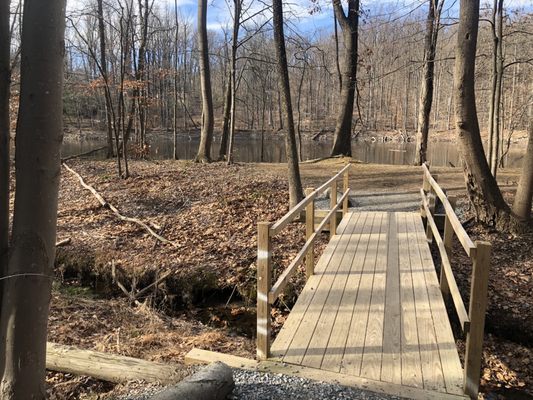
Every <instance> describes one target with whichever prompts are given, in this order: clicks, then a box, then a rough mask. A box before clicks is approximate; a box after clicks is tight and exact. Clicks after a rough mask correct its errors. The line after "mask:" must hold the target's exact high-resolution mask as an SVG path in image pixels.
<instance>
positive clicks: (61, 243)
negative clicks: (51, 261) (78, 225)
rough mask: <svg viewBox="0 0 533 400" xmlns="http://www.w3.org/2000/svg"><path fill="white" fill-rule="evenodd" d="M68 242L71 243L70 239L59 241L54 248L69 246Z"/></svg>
mask: <svg viewBox="0 0 533 400" xmlns="http://www.w3.org/2000/svg"><path fill="white" fill-rule="evenodd" d="M70 242H71V239H70V238H66V239H63V240H60V241H59V242H56V247H60V246H64V245H66V244H69V243H70Z"/></svg>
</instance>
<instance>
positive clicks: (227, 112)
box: [218, 70, 231, 161]
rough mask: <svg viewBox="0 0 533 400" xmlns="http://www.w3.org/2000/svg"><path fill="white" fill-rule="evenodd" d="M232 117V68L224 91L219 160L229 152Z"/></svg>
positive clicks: (224, 157) (223, 158)
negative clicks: (230, 121)
mask: <svg viewBox="0 0 533 400" xmlns="http://www.w3.org/2000/svg"><path fill="white" fill-rule="evenodd" d="M230 117H231V70H230V71H229V73H228V82H227V83H226V89H225V93H224V117H223V118H224V120H223V122H222V137H221V139H220V149H219V151H218V160H219V161H224V160H225V159H226V156H227V153H228V138H229V120H230Z"/></svg>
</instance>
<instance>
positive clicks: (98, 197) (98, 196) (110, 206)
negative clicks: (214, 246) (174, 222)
mask: <svg viewBox="0 0 533 400" xmlns="http://www.w3.org/2000/svg"><path fill="white" fill-rule="evenodd" d="M63 167H65V169H66V170H67V171H69V172H70V173H71V174H72V175H74V176H75V177H76V178H78V180H79V181H80V184H81V186H83V187H84V188H85V189H87V190H88V191H89V192H91V193H92V194H93V196H94V197H95V198H96V200H98V202H99V203H100V204H101V205H102V207H104V208H108V209H109V210H111V211H112V212H113V214H115V215H116V216H117V218H118V219H120V220H122V221H126V222H132V223H134V224H137V225H140V226H142V227H143V228H144V229H145V230H146V231H147V232H148V233H149V234H150V235H152V236H153V237H155V238H156V239H157V240H159V241H161V242H162V243H167V244H170V245H172V246H174V247H176V246H177V245H176V243H174V242H171V241H170V240H168V239H166V238H164V237H163V236H161V235H158V234H157V233H156V232H154V230H153V229H152V228H150V227H149V226H148V225H147V224H146V223H144V222H143V221H141V220H140V219H137V218H132V217H126V216H124V215H122V214H121V213H120V212H119V211H118V209H117V208H116V207H115V206H114V205H113V204H111V203H109V202H108V201H107V200H106V199H104V198H103V197H102V195H101V194H100V193H98V192H97V191H96V189H95V188H94V187H92V186H91V185H89V184H87V183H85V181H84V180H83V177H82V176H81V175H80V174H78V173H77V172H76V171H74V170H73V169H72V168H70V167H69V166H68V165H67V163H65V162H63Z"/></svg>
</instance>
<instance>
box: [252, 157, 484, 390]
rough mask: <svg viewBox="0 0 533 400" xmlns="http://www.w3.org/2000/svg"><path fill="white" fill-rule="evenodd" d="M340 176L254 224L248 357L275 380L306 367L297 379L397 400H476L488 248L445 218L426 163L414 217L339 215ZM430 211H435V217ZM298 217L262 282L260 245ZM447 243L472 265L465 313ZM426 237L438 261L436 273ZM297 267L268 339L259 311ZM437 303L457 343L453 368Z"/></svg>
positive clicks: (267, 317)
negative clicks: (458, 331)
mask: <svg viewBox="0 0 533 400" xmlns="http://www.w3.org/2000/svg"><path fill="white" fill-rule="evenodd" d="M349 169H350V166H349V165H348V166H346V167H345V168H344V169H342V170H341V171H340V172H339V173H338V174H337V175H335V176H334V177H333V178H331V179H330V180H329V181H328V182H326V183H325V184H324V185H322V186H320V187H319V188H318V189H316V190H314V189H310V190H308V191H307V192H306V194H307V197H306V198H305V199H304V200H302V201H301V202H300V203H299V204H298V205H297V206H296V207H294V208H293V209H292V210H290V211H289V212H288V213H287V214H286V215H285V216H284V217H283V218H281V219H280V220H279V221H277V222H276V223H273V224H272V223H259V224H258V260H257V279H258V288H257V355H258V359H259V360H265V361H264V362H268V363H270V365H276V366H277V367H278V371H279V372H283V368H286V369H287V370H292V371H293V372H295V371H307V373H306V374H303V375H304V376H308V377H312V378H315V379H321V380H333V381H338V382H340V383H343V384H348V385H354V386H360V387H364V388H366V389H368V390H374V391H378V392H382V393H388V394H392V395H397V396H401V397H410V398H460V397H461V398H462V397H467V396H470V397H472V398H475V397H477V393H478V387H479V378H480V369H481V368H480V367H481V350H482V342H483V329H484V320H485V308H486V296H487V280H488V269H489V259H490V244H488V243H485V242H476V243H473V242H472V240H471V239H470V238H469V237H468V234H467V233H466V231H465V230H464V229H463V227H462V225H461V223H460V222H459V219H458V218H457V216H456V214H455V213H454V203H455V201H454V199H453V198H448V197H447V196H446V194H445V192H444V190H443V189H441V188H440V186H439V185H438V184H437V181H436V177H434V176H432V175H431V174H430V172H429V169H428V168H427V167H426V166H423V187H422V188H421V189H420V192H421V200H422V206H421V210H420V213H419V212H387V211H383V212H352V211H350V210H349V208H348V196H349V193H350V188H349V179H348V178H349V176H348V173H349ZM339 182H342V194H341V196H340V197H339V196H338V195H337V190H338V186H340V185H338V183H339ZM328 189H329V190H330V209H329V211H328V212H327V214H326V215H325V217H324V218H323V219H321V220H319V221H318V224H317V218H316V214H318V213H317V212H315V200H316V199H317V197H318V196H320V195H321V194H323V193H324V192H326V191H327V190H328ZM438 209H443V210H444V212H443V213H442V214H441V215H439V214H436V213H435V210H438ZM303 213H305V220H306V236H307V241H306V243H305V245H304V246H303V248H302V249H301V251H300V252H299V253H298V254H297V256H296V257H295V259H294V260H293V261H292V263H291V264H290V265H289V267H288V268H287V269H286V270H285V271H284V272H283V273H282V274H280V276H279V277H277V280H276V281H275V282H274V283H273V282H272V280H273V277H272V261H271V259H272V253H273V251H275V249H273V248H272V238H273V237H274V236H277V235H279V234H280V233H281V232H282V230H283V229H284V228H285V227H286V226H287V225H288V224H289V223H291V222H292V221H294V220H295V219H297V218H298V217H300V218H301V215H302V214H303ZM339 214H340V215H341V216H340V217H339ZM339 219H340V223H338V220H339ZM337 223H338V225H337ZM325 228H327V229H329V234H330V241H329V244H328V245H327V247H326V249H325V250H324V252H323V254H322V256H321V257H320V259H318V260H317V262H316V263H315V260H314V259H313V246H314V242H315V240H316V238H317V237H318V235H320V233H321V232H322V231H323V230H324V229H325ZM439 228H441V229H439ZM441 230H442V231H443V233H442V234H441ZM454 236H456V237H457V239H458V240H459V242H460V243H461V244H462V247H463V248H464V250H465V251H466V253H467V254H468V255H469V256H470V258H471V260H472V263H473V273H472V282H471V285H472V286H471V293H470V303H469V306H468V311H467V309H466V307H465V305H464V303H463V300H462V299H461V295H460V293H459V290H458V288H457V284H456V282H455V279H454V276H453V272H452V267H451V263H450V258H451V257H450V256H451V249H452V240H453V238H454ZM431 241H435V243H436V245H437V248H438V250H439V253H440V259H441V265H442V267H441V268H440V277H438V276H437V272H436V270H435V266H434V263H433V259H432V255H431V252H430V248H429V245H428V243H429V242H431ZM302 265H303V266H304V267H305V273H306V276H307V283H306V285H305V287H304V288H303V290H302V292H301V294H300V296H299V297H298V300H297V302H296V304H295V305H294V307H293V308H292V311H291V312H290V314H289V316H288V318H287V320H286V322H285V324H284V325H283V328H282V329H281V331H280V332H279V333H278V335H277V337H276V338H275V340H274V341H273V342H272V340H271V305H272V304H273V303H274V302H276V300H277V299H278V297H279V296H280V294H281V293H282V291H283V289H284V288H285V286H286V285H287V283H288V282H289V280H290V278H291V276H292V275H294V274H295V273H297V272H298V270H299V268H300V266H302ZM445 298H449V299H450V301H451V304H453V306H454V312H455V313H456V315H457V317H458V320H459V321H460V323H461V327H462V330H463V333H464V335H466V351H465V356H464V360H465V361H464V367H463V366H462V364H461V361H460V358H459V353H458V350H457V348H456V344H455V339H454V336H453V333H452V328H451V325H450V321H449V317H448V314H447V311H446V306H445V302H444V299H445Z"/></svg>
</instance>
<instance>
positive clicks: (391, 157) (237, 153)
mask: <svg viewBox="0 0 533 400" xmlns="http://www.w3.org/2000/svg"><path fill="white" fill-rule="evenodd" d="M172 143H173V142H172V135H170V134H169V135H168V136H165V135H154V136H152V137H150V158H152V159H169V158H172V151H173V144H172ZM198 143H199V137H198V136H190V137H189V136H187V135H180V136H179V137H178V157H179V159H181V160H190V159H193V158H194V156H195V155H196V152H197V150H198ZM101 146H105V142H104V141H103V140H102V139H97V138H90V139H88V138H81V139H73V138H65V141H64V143H63V157H67V156H70V155H75V154H80V153H83V152H86V151H89V150H91V149H94V148H98V147H101ZM331 146H332V143H331V141H312V140H305V141H303V142H302V153H303V159H304V160H311V159H316V158H321V157H327V156H328V155H329V152H330V151H331ZM219 147H220V138H219V137H216V138H215V141H214V143H213V155H214V156H216V155H218V150H219ZM414 154H415V144H414V143H398V142H385V143H383V142H377V141H376V142H366V141H355V142H354V143H353V145H352V155H353V157H354V158H355V159H358V160H360V161H363V162H366V163H374V164H393V165H408V164H412V163H413V160H414ZM103 156H104V154H103V152H100V153H99V154H96V155H94V156H93V158H95V159H98V158H102V157H103ZM522 157H523V150H521V149H516V148H515V149H513V147H512V146H511V151H510V152H509V155H508V157H507V160H506V167H519V166H520V164H521V161H522ZM234 160H235V161H241V162H259V161H260V160H261V139H260V138H259V137H258V136H253V135H252V136H251V135H239V134H237V135H236V138H235V145H234ZM428 160H429V161H430V163H431V165H433V166H449V165H450V164H453V165H459V152H458V150H457V146H456V145H455V144H454V143H449V142H436V143H430V144H429V148H428ZM264 161H265V162H272V163H281V162H285V161H286V159H285V142H284V140H283V137H282V136H281V135H280V136H271V135H265V141H264Z"/></svg>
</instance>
